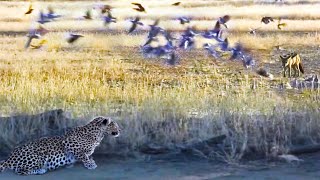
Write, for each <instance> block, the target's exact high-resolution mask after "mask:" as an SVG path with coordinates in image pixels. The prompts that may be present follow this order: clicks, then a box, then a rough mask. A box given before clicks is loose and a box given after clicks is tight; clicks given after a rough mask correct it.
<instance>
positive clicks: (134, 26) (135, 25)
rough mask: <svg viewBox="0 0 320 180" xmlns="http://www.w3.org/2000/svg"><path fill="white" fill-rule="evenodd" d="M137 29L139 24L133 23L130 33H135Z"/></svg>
mask: <svg viewBox="0 0 320 180" xmlns="http://www.w3.org/2000/svg"><path fill="white" fill-rule="evenodd" d="M136 27H137V24H136V23H133V24H132V26H131V28H130V29H129V33H131V32H132V31H134V30H135V29H136Z"/></svg>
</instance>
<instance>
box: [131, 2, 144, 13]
mask: <svg viewBox="0 0 320 180" xmlns="http://www.w3.org/2000/svg"><path fill="white" fill-rule="evenodd" d="M131 4H133V5H135V6H137V7H136V8H133V9H134V10H136V11H139V12H146V9H145V8H144V7H143V6H142V5H141V4H140V3H131Z"/></svg>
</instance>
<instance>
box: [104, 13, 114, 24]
mask: <svg viewBox="0 0 320 180" xmlns="http://www.w3.org/2000/svg"><path fill="white" fill-rule="evenodd" d="M103 21H104V25H105V26H106V25H108V24H110V23H112V22H113V23H116V22H117V19H116V18H115V17H113V16H112V14H111V12H110V11H108V16H104V17H103Z"/></svg>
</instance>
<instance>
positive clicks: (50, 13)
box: [46, 6, 61, 20]
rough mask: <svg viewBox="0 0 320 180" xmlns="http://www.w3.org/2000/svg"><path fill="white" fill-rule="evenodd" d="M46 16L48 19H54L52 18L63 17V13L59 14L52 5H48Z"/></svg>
mask: <svg viewBox="0 0 320 180" xmlns="http://www.w3.org/2000/svg"><path fill="white" fill-rule="evenodd" d="M46 16H47V18H48V19H52V20H54V19H56V18H59V17H61V15H58V14H56V13H55V12H54V10H53V8H52V7H51V6H49V7H48V14H47V15H46Z"/></svg>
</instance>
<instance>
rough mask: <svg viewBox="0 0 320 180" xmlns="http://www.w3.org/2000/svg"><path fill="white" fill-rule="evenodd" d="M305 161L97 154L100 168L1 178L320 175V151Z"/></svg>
mask: <svg viewBox="0 0 320 180" xmlns="http://www.w3.org/2000/svg"><path fill="white" fill-rule="evenodd" d="M299 158H301V159H303V160H304V161H303V162H300V163H286V162H281V161H269V162H266V160H256V161H248V162H245V163H242V164H240V165H239V164H238V165H228V164H226V163H221V162H212V161H207V160H203V159H202V160H201V159H192V160H191V159H189V158H186V157H184V158H183V157H180V156H179V157H177V156H176V157H172V158H171V159H170V160H159V159H158V160H157V158H150V157H147V156H146V157H145V158H144V159H123V158H111V159H110V158H106V157H95V159H96V163H97V164H98V168H97V169H95V170H87V169H85V168H84V167H83V166H82V165H81V164H76V165H74V166H73V167H69V168H61V169H58V170H56V171H53V172H49V173H47V174H45V175H38V176H18V175H16V174H14V173H13V172H12V171H9V170H7V171H6V172H4V173H2V174H1V175H0V177H1V179H6V180H11V179H32V180H36V179H47V180H50V179H65V178H70V179H74V178H76V179H130V180H131V179H139V180H144V179H153V180H157V179H181V180H189V179H190V180H191V179H192V180H205V179H206V180H207V179H275V180H276V179H279V180H280V179H318V178H319V175H320V154H319V153H318V154H308V155H303V156H300V157H299Z"/></svg>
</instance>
